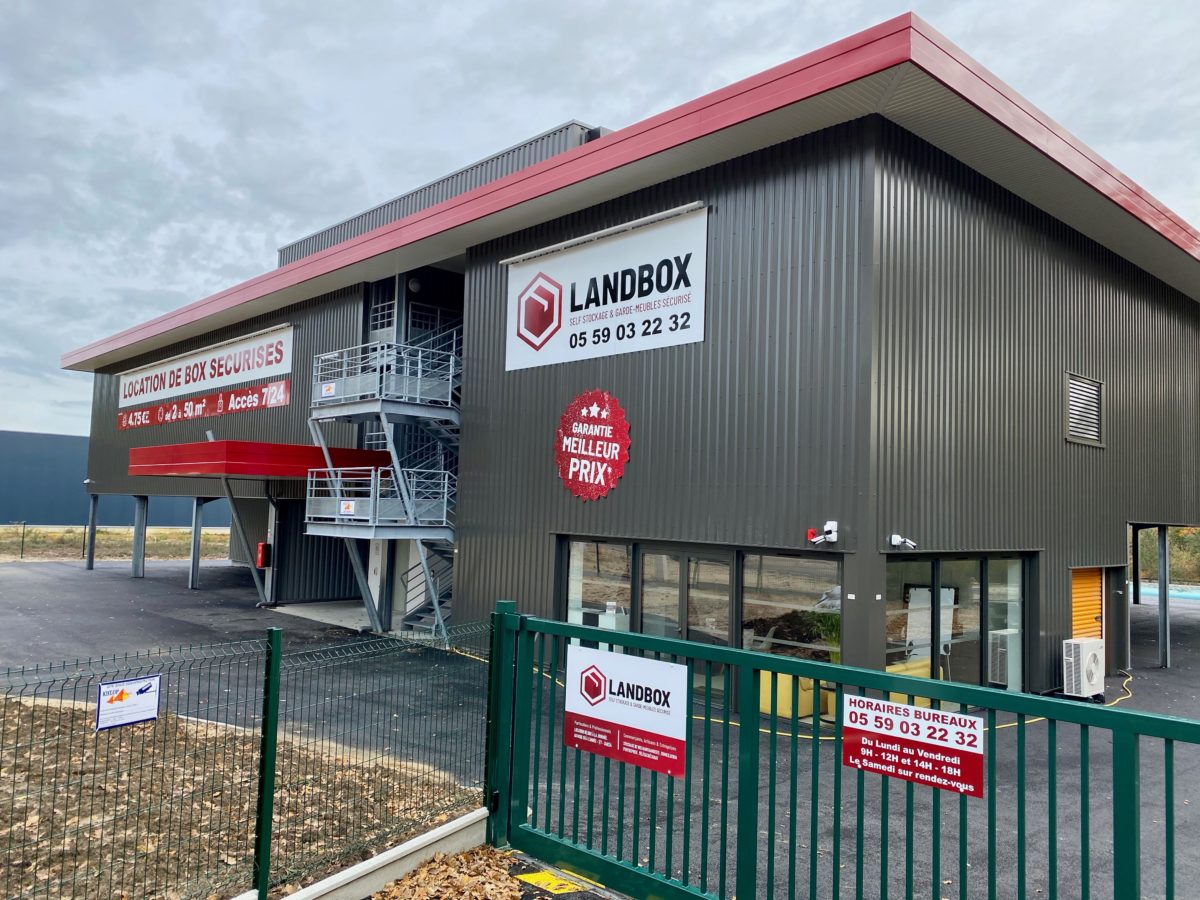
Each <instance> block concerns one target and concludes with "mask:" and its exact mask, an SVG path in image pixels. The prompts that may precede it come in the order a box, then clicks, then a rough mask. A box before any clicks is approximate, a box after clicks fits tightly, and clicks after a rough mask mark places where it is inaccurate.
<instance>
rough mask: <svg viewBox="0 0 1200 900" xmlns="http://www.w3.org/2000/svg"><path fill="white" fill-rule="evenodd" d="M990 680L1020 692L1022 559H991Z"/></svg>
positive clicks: (989, 614)
mask: <svg viewBox="0 0 1200 900" xmlns="http://www.w3.org/2000/svg"><path fill="white" fill-rule="evenodd" d="M987 595H988V613H987V615H988V666H987V680H988V683H989V684H993V685H995V686H996V687H1005V688H1008V689H1009V690H1010V691H1019V690H1021V608H1022V605H1023V602H1024V597H1023V595H1022V592H1021V560H1019V559H989V560H988V590H987Z"/></svg>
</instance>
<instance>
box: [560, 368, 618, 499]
mask: <svg viewBox="0 0 1200 900" xmlns="http://www.w3.org/2000/svg"><path fill="white" fill-rule="evenodd" d="M554 460H555V462H556V463H557V464H558V477H559V478H561V479H562V481H563V484H564V485H565V486H566V488H567V490H568V491H570V492H571V493H572V494H574V495H575V496H576V497H579V498H581V499H583V500H599V499H600V498H601V497H603V496H605V495H607V494H608V492H609V491H611V490H612V489H613V488H614V487H616V486H617V479H619V478H620V477H621V476H622V475H623V474H625V463H627V462H629V422H628V420H626V418H625V410H623V409H621V404H620V403H619V402H618V401H617V398H616V397H614V396H613V395H612V394H610V393H608V391H601V390H591V391H584V392H583V393H582V394H580V395H579V396H578V397H576V398H575V399H574V400H572V401H571V403H570V405H569V406H568V407H567V411H566V412H564V413H563V416H562V421H560V422H559V424H558V432H557V433H556V434H555V436H554Z"/></svg>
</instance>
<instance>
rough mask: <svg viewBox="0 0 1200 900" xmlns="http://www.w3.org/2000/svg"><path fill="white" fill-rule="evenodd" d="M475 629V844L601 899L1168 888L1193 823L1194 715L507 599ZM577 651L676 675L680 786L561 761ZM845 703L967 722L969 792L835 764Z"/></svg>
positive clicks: (587, 757) (608, 766) (1156, 891)
mask: <svg viewBox="0 0 1200 900" xmlns="http://www.w3.org/2000/svg"><path fill="white" fill-rule="evenodd" d="M493 625H494V635H495V638H494V640H495V643H494V645H493V651H492V655H493V659H494V660H495V663H496V675H495V677H493V680H492V696H491V704H492V705H491V717H492V721H493V722H494V723H495V726H494V727H493V730H492V732H491V736H490V738H489V766H490V768H489V772H490V776H489V778H490V780H489V790H490V791H496V792H498V797H499V799H498V801H497V802H496V803H495V804H494V808H495V809H496V810H497V811H496V813H495V815H494V816H493V818H492V823H491V836H492V840H493V842H494V843H497V844H501V845H503V844H506V843H508V844H511V845H512V846H513V847H515V848H517V849H520V850H524V851H526V852H528V853H531V854H533V855H535V856H539V857H541V858H544V859H553V860H556V861H558V863H559V864H560V865H563V866H569V867H570V868H571V869H572V870H574V871H577V872H579V873H581V874H583V875H586V876H588V877H591V878H594V879H595V880H597V881H600V882H602V883H603V884H605V885H607V886H609V887H611V888H613V889H614V890H619V891H623V892H624V893H627V894H630V895H632V896H647V895H650V894H653V895H654V896H661V897H669V898H684V897H716V898H728V897H732V896H734V895H735V894H736V896H737V897H756V898H771V897H788V898H792V897H796V896H806V897H841V896H854V897H860V898H861V897H864V896H872V897H874V896H879V897H887V896H894V897H901V896H905V897H912V896H932V897H955V898H960V900H964V898H968V897H988V898H995V897H1025V896H1029V897H1033V896H1048V897H1054V896H1071V897H1100V896H1104V897H1114V898H1126V897H1140V896H1163V897H1174V896H1176V891H1177V889H1178V890H1180V891H1181V895H1184V894H1189V893H1190V889H1189V888H1187V886H1186V884H1185V883H1183V884H1181V882H1183V879H1184V878H1185V877H1188V876H1187V875H1186V873H1187V872H1189V871H1191V870H1192V869H1193V868H1194V866H1195V855H1194V851H1192V850H1191V842H1190V841H1189V840H1188V839H1187V835H1189V834H1192V833H1194V829H1195V828H1197V827H1200V814H1198V813H1197V812H1193V805H1192V804H1191V803H1190V801H1189V798H1190V796H1191V794H1192V793H1194V788H1195V785H1194V783H1191V782H1189V781H1185V780H1184V779H1183V778H1182V777H1180V776H1182V775H1183V773H1189V776H1188V777H1189V778H1193V779H1194V777H1195V776H1194V773H1195V771H1196V769H1197V767H1198V766H1200V722H1195V721H1188V720H1183V719H1176V718H1171V717H1166V716H1161V715H1154V714H1149V713H1144V712H1136V711H1131V710H1126V709H1120V708H1118V709H1109V708H1104V707H1101V706H1097V705H1093V704H1089V703H1080V702H1072V701H1067V700H1060V699H1052V698H1047V697H1040V696H1035V695H1029V694H1020V693H1015V692H1012V693H1010V692H1005V691H1001V690H995V689H991V688H983V687H975V686H970V685H963V684H954V683H947V682H937V681H929V680H925V679H920V678H914V677H911V676H905V675H896V674H888V673H886V672H877V671H870V670H864V669H855V668H849V667H843V666H838V665H834V664H830V663H819V662H815V661H809V660H802V659H796V658H791V657H785V656H777V655H771V654H766V653H756V652H751V651H745V650H735V649H730V648H726V647H722V646H716V645H711V644H703V643H696V642H686V641H680V640H674V639H667V638H659V637H653V636H649V635H642V634H630V633H621V632H615V631H611V630H606V629H597V628H589V627H584V626H579V625H570V624H567V623H562V622H552V621H547V620H542V619H535V618H531V617H528V616H519V615H517V614H516V612H515V607H514V606H513V605H512V604H509V603H502V604H499V605H498V612H497V613H496V614H495V615H494V616H493ZM581 642H582V643H584V644H586V645H588V646H592V647H596V646H600V647H609V648H611V649H613V650H616V651H618V652H620V653H625V654H634V655H638V656H643V657H647V658H653V659H661V660H665V661H669V662H675V663H680V664H683V665H685V666H686V671H687V678H688V679H690V688H691V689H690V690H689V692H688V695H687V696H686V697H684V698H680V699H681V700H682V701H683V702H684V703H685V706H686V719H687V732H686V735H687V748H686V755H685V759H684V766H685V769H684V775H683V776H682V777H669V776H666V775H660V774H658V773H657V772H651V771H647V770H645V769H643V768H641V767H638V766H635V765H632V764H628V763H625V762H618V761H615V760H611V759H607V758H602V757H600V756H597V755H593V754H591V753H589V752H586V751H583V750H577V749H571V748H568V747H567V745H566V742H565V736H564V730H565V722H564V699H565V695H566V692H567V691H570V690H579V686H578V685H570V684H566V683H565V681H564V675H563V672H564V668H563V666H564V659H565V656H566V653H567V651H568V647H569V646H570V645H572V644H576V643H581ZM617 659H619V657H617ZM613 665H614V666H618V665H619V664H618V663H617V662H614V663H613ZM606 674H608V675H610V677H611V676H613V675H614V673H606ZM855 697H866V698H876V699H880V700H884V699H890V700H892V701H894V702H899V703H907V704H916V705H917V706H918V707H921V708H925V709H931V710H940V711H944V712H948V713H952V714H954V715H960V714H970V715H973V716H978V717H980V718H981V719H982V722H981V723H979V727H980V730H981V731H982V733H983V743H984V756H983V761H982V763H981V765H982V769H981V774H980V778H981V781H982V787H983V796H982V797H981V798H976V797H972V796H967V794H966V793H962V792H961V791H946V790H939V789H936V788H934V787H931V786H928V785H926V784H914V783H912V782H911V781H907V782H906V781H901V780H898V779H896V778H893V777H889V776H887V775H882V774H877V773H875V772H868V771H864V769H863V768H861V767H859V768H849V767H847V766H846V765H844V764H843V749H844V748H843V741H842V735H843V727H842V726H843V711H842V710H843V701H844V699H845V698H855ZM849 746H850V747H851V748H852V747H854V746H855V745H854V744H849ZM877 747H878V748H879V749H880V750H881V751H887V750H888V749H889V748H888V746H886V739H885V741H884V742H882V743H881V744H877ZM851 755H853V752H852V753H851ZM880 755H881V757H886V756H887V753H886V752H882V753H881V754H880ZM881 762H883V763H886V762H887V760H886V759H882V760H881ZM909 774H911V773H909ZM1177 852H1184V853H1187V856H1186V857H1184V858H1183V860H1182V862H1181V864H1180V865H1178V866H1177V859H1179V857H1177ZM1177 875H1178V878H1177Z"/></svg>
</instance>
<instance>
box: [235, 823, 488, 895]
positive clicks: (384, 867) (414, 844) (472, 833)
mask: <svg viewBox="0 0 1200 900" xmlns="http://www.w3.org/2000/svg"><path fill="white" fill-rule="evenodd" d="M487 817H488V812H487V810H486V809H484V808H483V807H480V808H479V809H477V810H474V811H472V812H469V813H467V814H466V815H465V816H459V817H458V818H457V819H454V820H453V821H451V822H447V823H446V824H445V825H439V826H438V827H437V828H435V829H433V831H429V832H426V833H425V834H422V835H420V836H419V837H415V838H413V839H412V840H411V841H405V842H404V843H403V844H400V845H399V846H398V847H393V848H392V849H391V850H385V851H384V852H383V853H380V854H379V855H378V856H374V857H372V858H371V859H368V860H364V861H363V862H360V863H359V864H358V865H356V866H351V867H350V868H349V869H345V870H343V871H341V872H338V873H337V874H336V875H331V876H329V877H328V878H325V879H322V880H321V881H318V882H317V883H316V884H310V885H309V886H308V887H306V888H302V889H300V890H299V891H296V893H294V894H291V895H290V896H291V900H315V898H317V897H328V898H330V900H362V898H363V897H369V896H371V894H373V893H375V892H376V891H378V890H380V889H381V888H383V886H384V885H386V884H388V883H390V882H393V881H395V880H396V879H397V878H403V877H404V876H405V875H407V874H408V873H409V872H411V871H412V870H413V869H415V868H417V867H418V866H419V865H421V864H422V863H423V862H426V861H427V860H430V859H432V858H433V857H434V856H435V855H436V854H438V853H461V852H463V851H464V850H471V849H472V848H474V847H478V846H479V845H481V844H482V843H483V842H484V840H485V829H486V826H487ZM257 898H258V893H257V892H256V891H247V892H246V893H244V894H239V895H238V896H237V897H235V898H234V900H257Z"/></svg>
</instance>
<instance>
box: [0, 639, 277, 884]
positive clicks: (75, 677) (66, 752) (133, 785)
mask: <svg viewBox="0 0 1200 900" xmlns="http://www.w3.org/2000/svg"><path fill="white" fill-rule="evenodd" d="M265 654H266V642H265V641H249V642H244V643H236V644H223V645H216V646H203V647H182V648H176V649H168V650H152V651H147V652H141V653H134V654H128V655H124V656H110V657H102V658H96V659H89V660H83V661H77V662H73V663H62V664H55V665H51V666H35V667H26V668H21V669H10V670H8V671H6V672H5V673H4V674H3V676H2V677H0V684H2V686H3V688H2V689H3V694H2V696H0V895H2V896H4V897H18V896H20V897H31V896H51V895H53V896H58V897H122V896H125V897H162V896H172V897H207V896H211V895H214V894H215V895H228V894H230V893H233V892H235V891H236V890H237V889H239V888H244V887H245V886H247V885H248V884H249V883H250V877H251V869H252V866H253V855H254V854H253V848H254V842H253V837H254V817H255V800H256V796H255V789H256V785H257V778H258V757H259V721H258V720H259V716H260V713H261V709H262V689H263V663H264V660H265ZM156 675H157V676H159V681H158V689H159V695H160V696H159V704H158V718H157V720H156V721H148V722H144V723H141V724H134V725H127V726H124V727H117V728H112V729H107V730H97V708H98V705H99V691H100V687H101V685H107V684H110V683H112V682H121V681H130V682H131V683H130V685H129V687H128V692H129V693H134V692H136V691H138V690H139V689H140V688H141V687H142V686H144V685H145V684H148V683H150V682H151V681H152V680H153V676H156Z"/></svg>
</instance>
